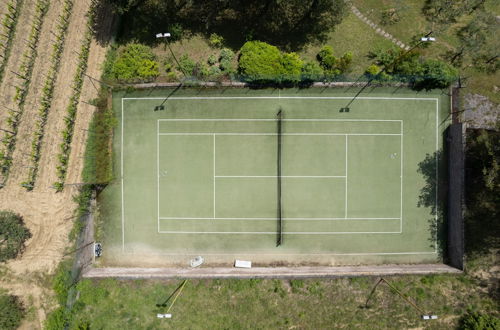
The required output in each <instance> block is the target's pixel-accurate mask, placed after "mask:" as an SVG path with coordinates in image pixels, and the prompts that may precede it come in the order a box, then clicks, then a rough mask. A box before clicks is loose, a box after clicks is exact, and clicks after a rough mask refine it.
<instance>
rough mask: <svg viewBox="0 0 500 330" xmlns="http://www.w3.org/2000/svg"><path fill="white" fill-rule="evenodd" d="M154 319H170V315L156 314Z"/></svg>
mask: <svg viewBox="0 0 500 330" xmlns="http://www.w3.org/2000/svg"><path fill="white" fill-rule="evenodd" d="M156 317H158V318H159V319H171V318H172V314H156Z"/></svg>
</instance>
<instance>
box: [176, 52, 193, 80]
mask: <svg viewBox="0 0 500 330" xmlns="http://www.w3.org/2000/svg"><path fill="white" fill-rule="evenodd" d="M177 69H178V70H179V71H181V72H183V73H184V74H185V75H187V76H193V75H195V72H194V71H195V69H196V62H195V61H193V60H192V59H191V58H190V57H189V56H188V55H186V54H184V55H182V56H181V57H180V58H179V65H178V67H177Z"/></svg>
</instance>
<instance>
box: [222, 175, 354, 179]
mask: <svg viewBox="0 0 500 330" xmlns="http://www.w3.org/2000/svg"><path fill="white" fill-rule="evenodd" d="M215 177H216V178H277V177H278V176H277V175H216V176H215ZM281 178H307V179H316V178H318V179H323V178H327V179H328V178H346V176H344V175H282V176H281Z"/></svg>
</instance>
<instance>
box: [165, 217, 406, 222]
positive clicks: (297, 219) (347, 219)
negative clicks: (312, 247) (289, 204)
mask: <svg viewBox="0 0 500 330" xmlns="http://www.w3.org/2000/svg"><path fill="white" fill-rule="evenodd" d="M159 219H160V220H229V221H240V220H250V221H268V220H269V221H276V220H278V219H277V218H189V217H160V218H159ZM283 220H287V221H303V220H308V221H315V220H319V221H329V220H345V221H350V220H400V218H283Z"/></svg>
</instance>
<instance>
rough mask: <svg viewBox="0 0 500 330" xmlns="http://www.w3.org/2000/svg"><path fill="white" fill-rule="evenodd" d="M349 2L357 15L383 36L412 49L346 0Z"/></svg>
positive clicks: (400, 45)
mask: <svg viewBox="0 0 500 330" xmlns="http://www.w3.org/2000/svg"><path fill="white" fill-rule="evenodd" d="M346 2H347V4H348V5H350V6H351V11H352V12H353V13H354V15H356V16H357V17H358V18H359V19H360V20H362V21H363V22H365V23H366V24H368V25H369V26H370V27H371V28H372V29H374V30H375V32H377V33H378V34H380V35H381V36H382V37H384V38H386V39H389V40H390V41H392V42H393V43H394V44H396V45H398V46H399V47H401V48H403V49H405V50H410V46H408V45H406V44H404V43H403V42H402V41H400V40H398V39H396V38H394V36H393V35H392V34H390V33H389V32H386V31H384V30H383V29H382V28H380V27H379V26H378V25H377V24H375V23H374V22H373V21H372V20H370V19H369V18H368V17H366V16H365V15H363V14H362V13H361V12H360V11H359V9H358V8H356V7H355V6H354V5H352V4H351V3H350V1H349V0H346Z"/></svg>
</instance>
